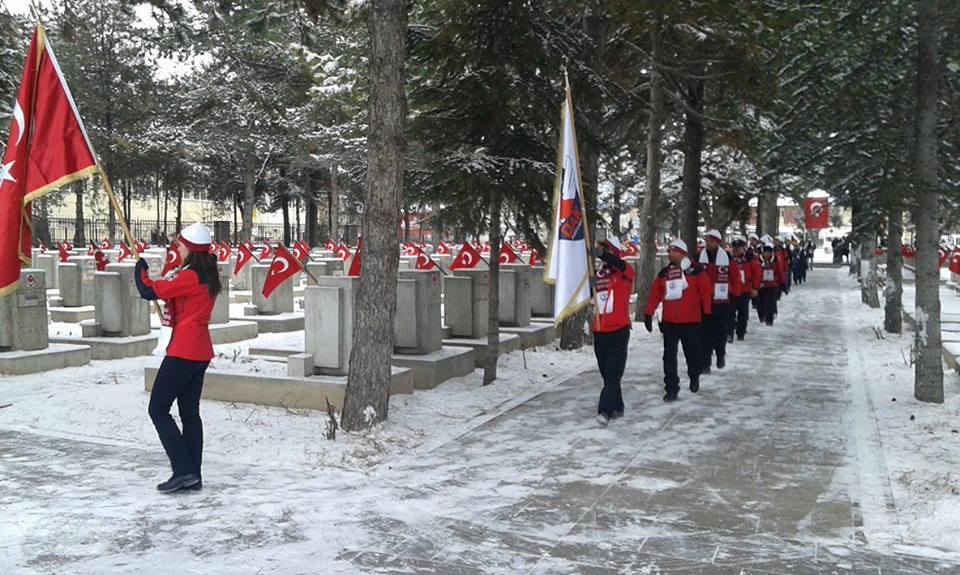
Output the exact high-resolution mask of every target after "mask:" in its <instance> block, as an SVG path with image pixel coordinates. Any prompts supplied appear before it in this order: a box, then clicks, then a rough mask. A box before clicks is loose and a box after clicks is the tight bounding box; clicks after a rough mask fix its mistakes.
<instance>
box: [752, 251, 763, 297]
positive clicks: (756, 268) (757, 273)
mask: <svg viewBox="0 0 960 575" xmlns="http://www.w3.org/2000/svg"><path fill="white" fill-rule="evenodd" d="M750 265H751V266H753V274H752V276H751V277H752V281H753V289H755V290H759V289H760V284H761V283H762V281H763V268H761V267H760V260H759V259H758V258H753V261H751V262H750Z"/></svg>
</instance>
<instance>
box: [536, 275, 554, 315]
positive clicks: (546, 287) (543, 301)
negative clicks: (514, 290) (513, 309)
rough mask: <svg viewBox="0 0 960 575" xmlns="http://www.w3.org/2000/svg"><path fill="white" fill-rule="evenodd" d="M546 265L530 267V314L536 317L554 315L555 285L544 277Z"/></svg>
mask: <svg viewBox="0 0 960 575" xmlns="http://www.w3.org/2000/svg"><path fill="white" fill-rule="evenodd" d="M545 271H546V268H544V266H540V265H537V266H533V267H531V268H530V314H531V315H532V316H534V317H553V298H554V293H555V286H554V285H553V284H548V283H547V282H546V281H544V279H543V274H544V272H545Z"/></svg>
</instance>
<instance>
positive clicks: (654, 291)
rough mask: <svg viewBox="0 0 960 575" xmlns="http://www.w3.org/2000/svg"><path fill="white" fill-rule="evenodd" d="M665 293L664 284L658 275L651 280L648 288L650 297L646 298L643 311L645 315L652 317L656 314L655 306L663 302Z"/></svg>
mask: <svg viewBox="0 0 960 575" xmlns="http://www.w3.org/2000/svg"><path fill="white" fill-rule="evenodd" d="M665 292H666V282H665V281H664V279H663V278H662V277H660V276H659V275H658V276H657V277H655V278H653V285H651V286H650V295H649V296H648V297H647V307H646V308H645V309H644V310H643V313H644V314H646V315H653V314H655V313H656V312H657V306H658V305H660V302H661V301H663V294H664V293H665Z"/></svg>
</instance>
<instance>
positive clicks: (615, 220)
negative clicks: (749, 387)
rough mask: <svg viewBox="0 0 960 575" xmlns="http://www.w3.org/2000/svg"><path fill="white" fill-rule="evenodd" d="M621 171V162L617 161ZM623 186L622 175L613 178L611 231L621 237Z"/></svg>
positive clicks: (618, 237)
mask: <svg viewBox="0 0 960 575" xmlns="http://www.w3.org/2000/svg"><path fill="white" fill-rule="evenodd" d="M619 172H620V162H619V161H618V162H617V173H618V174H619ZM622 195H623V186H622V185H621V183H620V177H619V175H617V176H616V177H615V179H614V180H613V207H612V208H610V231H611V232H613V235H615V236H617V239H620V234H622V233H623V230H621V229H620V215H621V213H622V212H623V207H622V206H623V201H622V198H621V196H622Z"/></svg>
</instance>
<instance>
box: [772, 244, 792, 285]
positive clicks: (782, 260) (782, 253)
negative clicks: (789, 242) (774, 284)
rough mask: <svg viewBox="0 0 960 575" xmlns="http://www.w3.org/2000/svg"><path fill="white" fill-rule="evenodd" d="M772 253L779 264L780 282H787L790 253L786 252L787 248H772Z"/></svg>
mask: <svg viewBox="0 0 960 575" xmlns="http://www.w3.org/2000/svg"><path fill="white" fill-rule="evenodd" d="M773 255H774V256H775V257H776V260H777V263H778V264H779V265H780V278H781V279H780V283H787V268H788V267H789V264H788V262H789V261H790V254H788V253H787V250H785V249H783V248H780V249H777V250H774V252H773Z"/></svg>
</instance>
